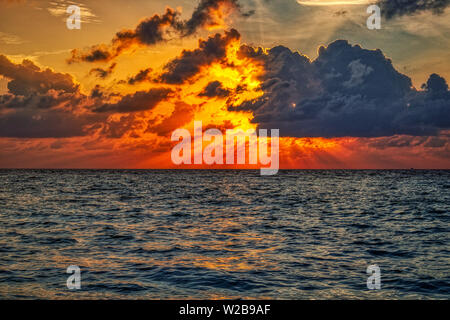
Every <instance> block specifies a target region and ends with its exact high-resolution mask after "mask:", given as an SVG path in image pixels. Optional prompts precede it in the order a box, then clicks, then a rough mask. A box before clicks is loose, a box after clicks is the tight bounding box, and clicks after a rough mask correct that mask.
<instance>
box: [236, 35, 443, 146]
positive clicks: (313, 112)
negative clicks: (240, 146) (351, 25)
mask: <svg viewBox="0 0 450 320" xmlns="http://www.w3.org/2000/svg"><path fill="white" fill-rule="evenodd" d="M241 54H243V55H246V56H249V57H253V58H254V59H259V60H261V61H263V62H264V65H265V69H266V73H265V75H264V76H263V78H262V79H261V81H262V85H261V87H262V89H263V90H264V92H265V93H264V95H263V96H262V97H260V98H259V99H256V100H252V101H247V102H245V103H243V104H241V105H238V106H233V105H231V106H229V109H230V110H246V111H252V112H253V115H254V119H253V122H254V123H257V124H258V125H259V127H261V128H268V129H271V128H279V129H280V133H281V134H282V135H284V136H293V137H328V138H331V137H346V136H352V137H382V136H391V135H396V134H407V135H417V136H424V135H429V136H432V135H438V134H439V132H440V131H441V130H445V129H450V93H449V91H448V86H447V83H446V81H445V79H443V78H442V77H440V76H439V75H436V74H433V75H431V76H430V79H429V80H428V82H427V84H425V85H424V86H423V89H424V90H423V91H418V90H416V89H414V88H413V87H412V83H411V79H410V78H409V77H407V76H405V75H403V74H401V73H399V72H398V71H396V70H395V68H394V67H393V65H392V62H391V61H390V60H389V59H387V58H386V57H385V56H384V55H383V53H382V52H381V51H380V50H366V49H363V48H361V47H360V46H358V45H350V44H349V43H348V42H347V41H344V40H338V41H335V42H333V43H331V44H330V45H329V46H328V47H321V48H320V49H319V56H318V58H317V59H316V60H314V61H310V60H309V59H308V58H307V57H305V56H302V55H300V54H299V53H297V52H292V51H291V50H289V49H288V48H285V47H282V46H279V47H275V48H273V49H271V50H269V51H268V53H267V54H266V53H264V52H263V51H262V50H258V49H254V48H250V47H246V46H244V47H242V48H241Z"/></svg>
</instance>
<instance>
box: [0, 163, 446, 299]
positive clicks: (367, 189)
mask: <svg viewBox="0 0 450 320" xmlns="http://www.w3.org/2000/svg"><path fill="white" fill-rule="evenodd" d="M0 176H1V181H2V183H1V185H0V230H1V239H0V257H1V258H0V297H1V298H51V299H53V298H75V299H87V298H132V299H143V298H146V299H185V298H197V299H224V298H227V299H228V298H232V299H234V298H262V299H263V298H275V299H311V298H315V299H325V298H333V299H336V298H447V299H448V298H449V297H450V294H449V293H450V276H449V272H448V271H449V261H450V260H449V257H450V252H449V249H448V248H449V246H448V244H449V218H450V193H449V191H450V179H449V178H450V171H345V170H337V171H282V172H280V174H279V175H277V176H274V177H261V176H259V173H258V171H164V170H160V171H151V170H149V171H95V170H94V171H64V170H61V171H52V170H43V171H39V170H1V171H0ZM370 264H378V265H379V266H380V267H381V273H382V290H379V291H376V292H375V291H368V290H367V287H366V279H367V275H366V268H367V266H368V265H370ZM69 265H78V266H80V267H81V276H82V281H81V285H82V290H80V291H76V292H74V291H69V290H68V289H67V288H66V279H67V277H68V275H67V274H66V273H65V271H66V268H67V267H68V266H69Z"/></svg>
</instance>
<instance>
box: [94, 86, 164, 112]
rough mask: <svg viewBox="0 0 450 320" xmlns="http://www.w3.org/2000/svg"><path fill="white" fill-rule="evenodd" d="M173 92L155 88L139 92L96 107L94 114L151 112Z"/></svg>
mask: <svg viewBox="0 0 450 320" xmlns="http://www.w3.org/2000/svg"><path fill="white" fill-rule="evenodd" d="M171 93H172V90H170V89H167V88H154V89H150V90H148V91H138V92H136V93H133V94H128V95H126V96H123V97H121V98H120V100H119V101H118V102H116V103H105V104H103V105H101V106H98V107H95V108H94V109H93V110H92V111H94V112H110V113H116V112H117V113H129V112H137V111H147V110H151V109H153V108H154V107H156V106H157V105H158V103H160V102H161V101H163V100H166V99H167V98H169V97H170V95H171Z"/></svg>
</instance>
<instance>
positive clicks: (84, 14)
mask: <svg viewBox="0 0 450 320" xmlns="http://www.w3.org/2000/svg"><path fill="white" fill-rule="evenodd" d="M49 5H50V6H49V7H48V8H47V10H48V12H50V14H51V15H53V16H55V17H63V18H64V19H65V18H66V17H67V11H66V10H67V7H69V6H70V5H76V6H78V7H80V10H81V22H82V23H101V20H100V19H99V18H98V16H97V15H96V14H95V13H94V12H92V10H91V9H90V8H88V7H87V6H86V5H85V4H83V3H81V2H74V1H68V0H59V1H52V2H50V4H49Z"/></svg>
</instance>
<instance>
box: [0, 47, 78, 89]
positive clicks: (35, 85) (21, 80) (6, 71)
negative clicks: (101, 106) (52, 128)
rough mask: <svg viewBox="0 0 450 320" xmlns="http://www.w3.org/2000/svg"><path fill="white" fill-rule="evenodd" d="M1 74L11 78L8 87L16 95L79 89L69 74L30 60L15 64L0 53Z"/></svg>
mask: <svg viewBox="0 0 450 320" xmlns="http://www.w3.org/2000/svg"><path fill="white" fill-rule="evenodd" d="M0 75H2V76H4V77H6V78H9V79H11V81H10V82H9V83H8V89H9V91H10V92H11V93H12V94H15V95H28V94H30V93H32V92H37V93H46V92H48V91H49V90H52V89H53V90H63V91H65V92H70V93H73V92H75V91H76V90H78V85H75V84H74V82H73V79H72V77H71V76H70V75H68V74H63V73H57V72H53V71H52V70H51V69H49V68H47V69H44V70H41V69H40V68H39V67H38V66H36V65H35V64H34V63H33V62H32V61H30V60H23V62H22V63H21V64H15V63H13V62H12V61H11V60H9V59H8V58H7V57H6V56H4V55H0Z"/></svg>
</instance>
